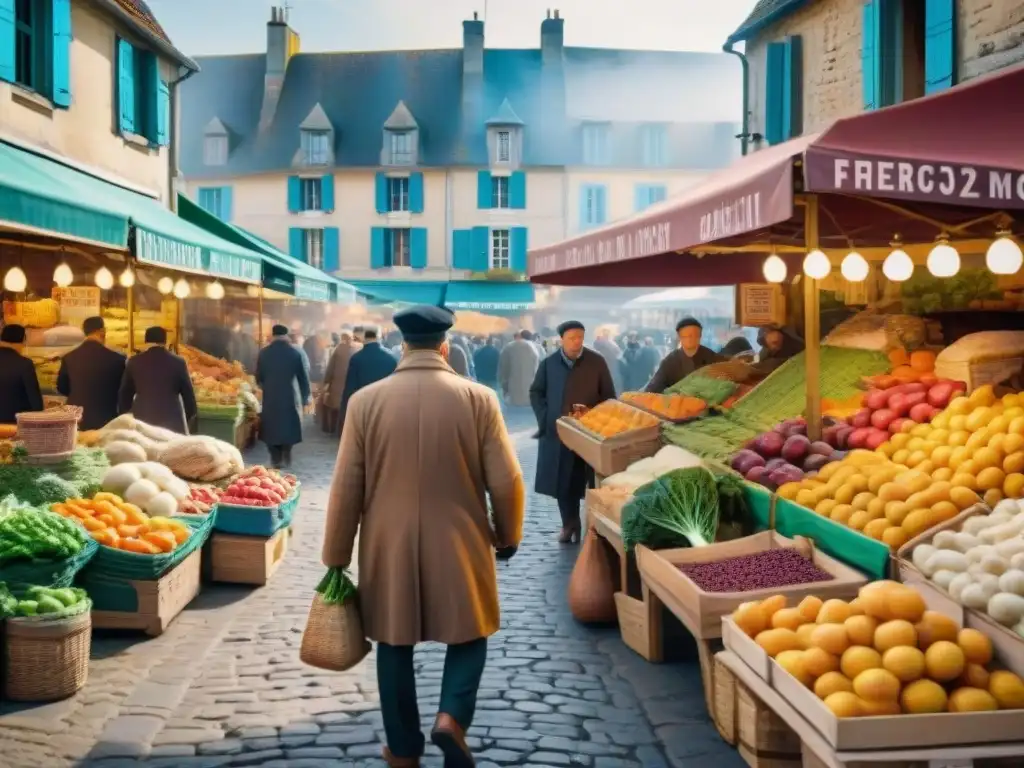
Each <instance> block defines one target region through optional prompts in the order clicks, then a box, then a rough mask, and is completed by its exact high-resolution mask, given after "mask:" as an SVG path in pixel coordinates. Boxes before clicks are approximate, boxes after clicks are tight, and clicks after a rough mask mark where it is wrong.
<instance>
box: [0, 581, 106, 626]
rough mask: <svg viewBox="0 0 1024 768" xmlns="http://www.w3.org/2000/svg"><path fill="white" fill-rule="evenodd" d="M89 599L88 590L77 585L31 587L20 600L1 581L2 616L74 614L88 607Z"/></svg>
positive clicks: (0, 606)
mask: <svg viewBox="0 0 1024 768" xmlns="http://www.w3.org/2000/svg"><path fill="white" fill-rule="evenodd" d="M88 600H89V595H88V594H87V593H86V591H85V590H84V589H77V588H75V587H64V588H61V589H55V588H51V587H29V588H28V589H27V590H26V591H25V593H24V597H23V598H22V599H20V600H19V599H18V598H17V597H16V596H15V595H14V594H13V593H12V592H11V590H10V589H9V588H8V587H7V585H6V584H4V583H3V582H0V618H5V619H6V618H11V617H18V616H50V617H53V618H60V617H61V616H72V615H74V614H76V613H80V612H81V611H82V610H83V609H87V608H88Z"/></svg>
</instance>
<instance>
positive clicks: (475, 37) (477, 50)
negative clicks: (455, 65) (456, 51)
mask: <svg viewBox="0 0 1024 768" xmlns="http://www.w3.org/2000/svg"><path fill="white" fill-rule="evenodd" d="M483 71H484V23H483V22H482V21H480V18H479V17H478V16H477V12H476V11H473V18H472V20H471V21H464V22H462V75H463V78H465V76H466V75H469V74H475V75H482V74H483Z"/></svg>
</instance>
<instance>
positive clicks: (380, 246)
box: [370, 227, 387, 269]
mask: <svg viewBox="0 0 1024 768" xmlns="http://www.w3.org/2000/svg"><path fill="white" fill-rule="evenodd" d="M385 234H387V230H386V229H384V227H371V228H370V269H383V268H384V235H385Z"/></svg>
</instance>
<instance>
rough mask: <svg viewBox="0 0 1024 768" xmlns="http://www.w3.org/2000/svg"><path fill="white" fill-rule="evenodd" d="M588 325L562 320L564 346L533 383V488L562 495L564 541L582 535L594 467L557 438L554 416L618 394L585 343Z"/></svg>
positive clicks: (602, 363)
mask: <svg viewBox="0 0 1024 768" xmlns="http://www.w3.org/2000/svg"><path fill="white" fill-rule="evenodd" d="M584 330H585V329H584V327H583V324H582V323H579V322H577V321H575V320H572V321H569V322H565V323H562V324H561V325H560V326H558V334H559V336H561V339H562V344H561V348H560V349H558V350H556V351H555V352H553V353H552V354H550V355H548V356H547V357H546V358H545V359H544V360H542V361H541V363H540V367H539V368H538V369H537V375H536V376H535V377H534V380H533V385H532V386H531V387H530V405H532V406H533V412H534V414H536V416H537V426H538V428H539V430H540V445H539V448H538V455H537V479H536V483H535V486H534V490H535V491H536V492H537V493H540V494H543V495H544V496H553V497H554V498H555V499H557V500H558V512H559V514H560V515H561V517H562V532H561V534H560V535H559V537H558V540H559V542H561V543H563V544H567V543H569V542H577V541H579V538H580V502H581V501H582V500H583V496H584V494H585V493H586V490H587V486H588V485H589V484H590V483H591V482H592V481H593V476H594V473H593V470H591V468H590V467H589V466H588V465H587V463H586V462H585V461H584V460H583V459H581V458H580V457H579V456H577V455H576V454H575V453H573V452H572V451H570V450H569V449H568V448H566V447H565V446H564V445H563V444H562V441H561V440H560V439H559V438H558V431H557V429H556V428H555V422H556V421H558V419H559V418H560V417H562V416H566V415H568V414H570V413H574V412H575V413H581V412H585V411H586V410H588V409H590V408H593V407H594V406H595V405H598V404H599V403H603V402H604V401H605V400H610V399H612V398H614V397H615V385H614V383H613V382H612V374H611V371H609V370H608V363H607V362H606V361H605V359H604V357H602V356H601V354H600V353H598V352H595V351H594V350H592V349H587V348H586V347H584V346H583V334H584Z"/></svg>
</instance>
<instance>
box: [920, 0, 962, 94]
mask: <svg viewBox="0 0 1024 768" xmlns="http://www.w3.org/2000/svg"><path fill="white" fill-rule="evenodd" d="M955 80H956V2H955V1H954V0H925V3H924V92H925V93H935V92H936V91H941V90H943V89H944V88H949V87H951V86H952V85H953V83H954V82H955Z"/></svg>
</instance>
